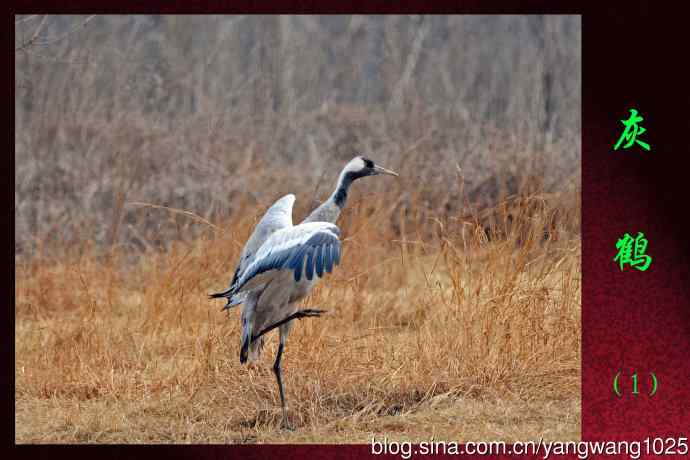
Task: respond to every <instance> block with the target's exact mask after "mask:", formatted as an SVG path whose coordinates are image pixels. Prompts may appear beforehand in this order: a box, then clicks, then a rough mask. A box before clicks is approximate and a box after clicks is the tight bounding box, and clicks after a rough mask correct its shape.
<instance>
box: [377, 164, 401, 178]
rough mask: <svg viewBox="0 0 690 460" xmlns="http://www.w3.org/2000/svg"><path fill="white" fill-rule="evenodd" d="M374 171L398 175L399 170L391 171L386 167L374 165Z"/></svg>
mask: <svg viewBox="0 0 690 460" xmlns="http://www.w3.org/2000/svg"><path fill="white" fill-rule="evenodd" d="M374 171H376V174H388V175H389V176H395V177H398V173H397V172H395V171H391V170H390V169H386V168H384V167H383V166H379V165H374Z"/></svg>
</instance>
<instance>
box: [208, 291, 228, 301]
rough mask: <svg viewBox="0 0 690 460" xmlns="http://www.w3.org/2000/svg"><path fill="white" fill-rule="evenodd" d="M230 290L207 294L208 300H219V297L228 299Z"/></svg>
mask: <svg viewBox="0 0 690 460" xmlns="http://www.w3.org/2000/svg"><path fill="white" fill-rule="evenodd" d="M231 291H232V289H227V290H225V291H223V292H216V293H214V294H209V296H208V298H209V299H220V298H221V297H228V295H229V294H230V292H231Z"/></svg>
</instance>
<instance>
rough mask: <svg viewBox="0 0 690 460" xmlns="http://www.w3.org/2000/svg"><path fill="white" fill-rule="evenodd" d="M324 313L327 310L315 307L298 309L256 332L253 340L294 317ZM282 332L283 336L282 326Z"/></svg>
mask: <svg viewBox="0 0 690 460" xmlns="http://www.w3.org/2000/svg"><path fill="white" fill-rule="evenodd" d="M322 313H326V311H325V310H314V309H311V308H306V309H304V310H298V311H296V312H295V313H293V314H291V315H288V316H287V317H286V318H284V319H281V320H280V321H278V322H276V323H273V324H271V325H270V326H268V327H267V328H265V329H264V330H262V331H261V332H259V333H258V334H254V335H253V336H252V340H256V339H258V338H259V337H261V336H262V335H264V334H266V333H267V332H271V331H272V330H273V329H275V328H277V327H280V326H282V325H284V324H287V323H289V322H290V321H292V320H293V319H300V318H307V317H309V316H321V314H322ZM280 332H281V334H280V336H281V337H283V330H282V328H281V331H280Z"/></svg>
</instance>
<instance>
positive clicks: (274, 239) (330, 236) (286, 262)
mask: <svg viewBox="0 0 690 460" xmlns="http://www.w3.org/2000/svg"><path fill="white" fill-rule="evenodd" d="M339 235H340V230H339V229H338V227H337V226H335V225H333V224H330V223H326V222H310V223H306V224H300V225H297V226H295V227H290V228H285V229H282V230H278V231H277V232H275V233H273V234H272V235H271V236H270V237H269V238H268V239H267V240H266V242H265V243H264V244H263V245H261V247H260V248H259V250H258V251H257V253H256V256H255V257H254V258H253V259H252V261H251V263H250V264H249V265H248V266H247V268H246V269H245V270H244V272H243V273H242V274H241V275H240V277H239V279H238V280H237V283H236V285H235V286H234V287H232V288H231V291H232V292H233V294H236V293H237V294H239V293H241V292H244V291H247V290H251V289H254V288H255V287H257V286H259V285H261V284H264V283H266V282H267V281H268V279H269V278H270V273H271V272H272V271H275V270H292V271H293V272H294V278H295V281H296V282H299V280H300V279H302V275H304V276H306V278H307V279H308V280H311V279H313V278H314V274H315V273H316V276H318V277H322V276H323V273H324V271H326V272H328V273H330V272H331V271H332V270H333V265H338V264H339V263H340V240H339V239H338V236H339Z"/></svg>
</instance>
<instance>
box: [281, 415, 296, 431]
mask: <svg viewBox="0 0 690 460" xmlns="http://www.w3.org/2000/svg"><path fill="white" fill-rule="evenodd" d="M280 429H281V430H285V431H295V427H294V426H293V425H292V423H290V420H288V418H287V414H285V413H284V414H283V419H282V420H281V421H280Z"/></svg>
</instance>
